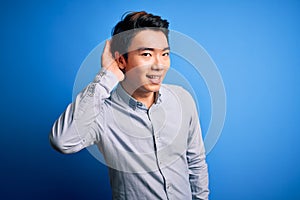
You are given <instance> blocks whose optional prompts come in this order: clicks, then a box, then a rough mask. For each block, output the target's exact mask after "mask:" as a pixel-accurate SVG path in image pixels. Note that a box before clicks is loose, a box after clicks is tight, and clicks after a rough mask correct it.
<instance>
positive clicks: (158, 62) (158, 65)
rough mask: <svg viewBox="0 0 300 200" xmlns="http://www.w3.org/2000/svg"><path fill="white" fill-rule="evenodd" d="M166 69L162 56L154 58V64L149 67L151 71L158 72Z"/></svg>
mask: <svg viewBox="0 0 300 200" xmlns="http://www.w3.org/2000/svg"><path fill="white" fill-rule="evenodd" d="M166 67H167V66H166V62H165V61H164V58H163V57H162V56H160V55H157V56H155V57H154V62H153V64H152V66H151V69H152V70H156V71H160V70H164V69H165V68H166Z"/></svg>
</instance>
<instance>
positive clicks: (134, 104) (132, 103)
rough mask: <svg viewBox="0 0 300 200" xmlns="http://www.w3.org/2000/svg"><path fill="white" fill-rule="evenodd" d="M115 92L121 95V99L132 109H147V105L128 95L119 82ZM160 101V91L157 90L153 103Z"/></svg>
mask: <svg viewBox="0 0 300 200" xmlns="http://www.w3.org/2000/svg"><path fill="white" fill-rule="evenodd" d="M116 92H117V94H118V95H119V96H120V97H121V99H122V100H123V101H124V102H125V103H126V104H127V105H129V106H130V107H131V108H132V109H134V110H135V109H136V108H137V107H138V108H142V109H147V107H146V106H145V105H144V104H143V103H142V102H139V101H137V100H136V99H135V98H133V97H132V96H130V95H129V94H128V93H127V92H126V91H125V90H124V88H123V87H122V85H121V84H118V86H117V89H116ZM160 102H161V93H160V92H157V93H156V95H155V102H154V103H155V104H158V103H160Z"/></svg>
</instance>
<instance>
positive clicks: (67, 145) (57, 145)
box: [49, 130, 81, 154]
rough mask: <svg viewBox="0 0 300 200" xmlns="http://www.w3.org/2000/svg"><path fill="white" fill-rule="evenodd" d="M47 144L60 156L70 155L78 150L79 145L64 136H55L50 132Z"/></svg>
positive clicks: (53, 132) (54, 133)
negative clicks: (60, 154)
mask: <svg viewBox="0 0 300 200" xmlns="http://www.w3.org/2000/svg"><path fill="white" fill-rule="evenodd" d="M49 142H50V145H51V146H52V148H53V149H55V150H56V151H58V152H59V153H62V154H72V153H76V152H77V151H79V150H80V146H81V144H80V143H79V144H77V143H78V142H77V141H72V140H70V138H68V137H67V136H66V135H64V134H62V135H61V134H56V132H55V131H53V130H52V131H51V132H50V134H49Z"/></svg>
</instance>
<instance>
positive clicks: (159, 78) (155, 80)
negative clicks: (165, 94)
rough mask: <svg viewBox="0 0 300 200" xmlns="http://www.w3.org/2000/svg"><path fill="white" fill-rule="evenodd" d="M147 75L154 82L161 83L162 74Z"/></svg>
mask: <svg viewBox="0 0 300 200" xmlns="http://www.w3.org/2000/svg"><path fill="white" fill-rule="evenodd" d="M146 77H147V78H148V79H149V80H150V82H151V83H152V84H160V83H161V77H162V76H161V75H146Z"/></svg>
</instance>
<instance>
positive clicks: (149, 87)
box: [144, 84, 161, 92]
mask: <svg viewBox="0 0 300 200" xmlns="http://www.w3.org/2000/svg"><path fill="white" fill-rule="evenodd" d="M160 87H161V84H155V85H154V84H149V85H145V86H144V88H145V90H146V91H151V92H158V91H159V89H160Z"/></svg>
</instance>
